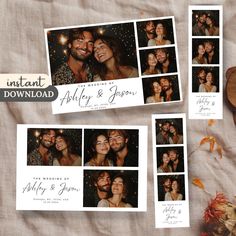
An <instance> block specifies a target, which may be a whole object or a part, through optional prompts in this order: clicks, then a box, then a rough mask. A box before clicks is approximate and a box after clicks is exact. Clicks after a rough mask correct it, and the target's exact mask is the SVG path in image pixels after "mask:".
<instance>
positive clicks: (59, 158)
mask: <svg viewBox="0 0 236 236" xmlns="http://www.w3.org/2000/svg"><path fill="white" fill-rule="evenodd" d="M17 137H18V138H17V188H16V190H17V193H16V195H17V196H16V209H17V210H63V211H82V210H83V211H146V201H147V199H146V192H147V127H145V126H79V125H30V124H28V125H18V126H17Z"/></svg>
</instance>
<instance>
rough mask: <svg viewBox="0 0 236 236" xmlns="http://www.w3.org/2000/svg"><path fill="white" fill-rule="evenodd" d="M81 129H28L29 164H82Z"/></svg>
mask: <svg viewBox="0 0 236 236" xmlns="http://www.w3.org/2000/svg"><path fill="white" fill-rule="evenodd" d="M81 145H82V130H81V129H50V128H48V129H33V128H32V129H31V128H30V129H28V140H27V165H28V166H81V165H82V158H81Z"/></svg>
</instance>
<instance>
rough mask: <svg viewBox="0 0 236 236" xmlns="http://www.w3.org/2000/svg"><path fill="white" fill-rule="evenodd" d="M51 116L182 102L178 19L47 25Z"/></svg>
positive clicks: (46, 39)
mask: <svg viewBox="0 0 236 236" xmlns="http://www.w3.org/2000/svg"><path fill="white" fill-rule="evenodd" d="M45 41H46V50H47V60H48V70H49V75H50V77H51V82H52V85H53V86H56V88H57V90H58V98H57V99H56V100H55V101H53V102H52V110H53V114H58V113H68V112H80V111H89V110H100V109H111V108H118V107H130V106H140V105H145V104H157V103H170V102H178V101H182V91H181V82H180V71H179V62H178V52H177V40H176V32H175V21H174V17H173V16H171V17H161V18H152V19H142V20H133V21H125V22H113V23H103V24H96V25H82V26H71V27H66V28H51V29H45Z"/></svg>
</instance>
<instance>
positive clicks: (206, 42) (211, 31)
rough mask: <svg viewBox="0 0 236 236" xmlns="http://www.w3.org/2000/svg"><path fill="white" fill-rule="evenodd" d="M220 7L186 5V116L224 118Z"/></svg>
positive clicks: (221, 18)
mask: <svg viewBox="0 0 236 236" xmlns="http://www.w3.org/2000/svg"><path fill="white" fill-rule="evenodd" d="M222 45H223V16H222V6H207V5H206V6H189V49H188V50H189V118H190V119H222V118H223V46H222Z"/></svg>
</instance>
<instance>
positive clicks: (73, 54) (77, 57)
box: [70, 48, 91, 61]
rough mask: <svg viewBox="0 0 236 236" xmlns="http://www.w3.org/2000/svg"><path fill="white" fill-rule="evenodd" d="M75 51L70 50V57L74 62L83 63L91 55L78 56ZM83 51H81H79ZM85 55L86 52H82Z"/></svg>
mask: <svg viewBox="0 0 236 236" xmlns="http://www.w3.org/2000/svg"><path fill="white" fill-rule="evenodd" d="M76 50H77V49H74V48H71V50H70V55H71V56H72V57H73V58H74V59H75V60H76V61H85V60H86V59H87V58H88V57H89V56H90V55H91V54H86V55H79V54H78V52H77V51H76ZM80 50H83V49H80ZM84 51H85V52H86V53H88V50H84Z"/></svg>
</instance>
